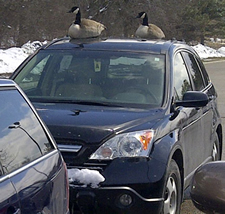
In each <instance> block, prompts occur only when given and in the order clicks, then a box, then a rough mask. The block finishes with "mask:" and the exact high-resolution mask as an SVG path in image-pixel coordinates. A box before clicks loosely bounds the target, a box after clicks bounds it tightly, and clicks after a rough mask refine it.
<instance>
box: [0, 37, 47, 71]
mask: <svg viewBox="0 0 225 214" xmlns="http://www.w3.org/2000/svg"><path fill="white" fill-rule="evenodd" d="M43 44H44V43H41V42H39V41H34V42H30V41H29V42H27V43H26V44H24V45H23V46H22V47H21V48H18V47H12V48H9V49H6V50H3V49H0V73H12V72H13V71H14V70H15V69H16V68H17V67H18V66H19V65H20V64H21V63H22V62H23V61H24V60H25V59H26V58H27V57H28V56H29V55H30V54H32V53H34V51H35V50H36V49H37V48H39V47H41V46H42V45H43Z"/></svg>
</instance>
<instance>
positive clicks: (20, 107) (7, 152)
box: [0, 80, 69, 214]
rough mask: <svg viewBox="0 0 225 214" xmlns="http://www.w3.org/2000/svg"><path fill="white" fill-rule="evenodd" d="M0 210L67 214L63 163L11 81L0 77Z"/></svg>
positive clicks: (22, 213)
mask: <svg viewBox="0 0 225 214" xmlns="http://www.w3.org/2000/svg"><path fill="white" fill-rule="evenodd" d="M0 100H1V101H0V213H1V214H41V213H43V214H53V213H54V214H69V206H68V203H69V197H68V195H69V188H68V178H67V169H66V164H65V163H64V161H63V158H62V156H61V154H60V152H59V150H58V149H57V147H56V144H55V142H54V139H53V137H52V136H51V134H50V132H49V131H48V129H47V127H46V126H45V125H44V123H43V122H42V120H41V119H40V117H39V116H38V115H37V113H36V111H35V109H34V107H33V106H32V105H31V103H30V102H29V100H28V99H27V97H26V96H25V94H24V93H23V92H22V91H21V89H20V88H19V87H18V86H17V85H16V84H15V83H14V82H13V81H12V80H0Z"/></svg>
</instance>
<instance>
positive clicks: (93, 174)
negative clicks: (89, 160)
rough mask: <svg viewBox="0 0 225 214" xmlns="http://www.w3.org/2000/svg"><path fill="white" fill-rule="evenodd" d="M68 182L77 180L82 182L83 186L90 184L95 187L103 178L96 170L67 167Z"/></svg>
mask: <svg viewBox="0 0 225 214" xmlns="http://www.w3.org/2000/svg"><path fill="white" fill-rule="evenodd" d="M68 177H69V182H70V183H72V182H74V181H75V182H78V183H80V184H83V187H86V186H88V185H90V186H91V187H92V188H97V187H98V185H99V183H100V182H103V181H104V180H105V178H104V177H103V176H102V175H101V174H100V173H99V172H98V171H97V170H90V169H81V170H80V169H68Z"/></svg>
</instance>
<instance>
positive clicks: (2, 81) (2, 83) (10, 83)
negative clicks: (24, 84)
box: [0, 79, 15, 86]
mask: <svg viewBox="0 0 225 214" xmlns="http://www.w3.org/2000/svg"><path fill="white" fill-rule="evenodd" d="M0 86H15V82H14V81H13V80H11V79H0Z"/></svg>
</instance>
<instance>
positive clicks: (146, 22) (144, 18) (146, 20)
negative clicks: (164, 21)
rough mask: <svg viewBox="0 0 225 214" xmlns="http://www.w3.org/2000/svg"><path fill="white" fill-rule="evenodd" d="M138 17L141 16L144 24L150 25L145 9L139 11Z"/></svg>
mask: <svg viewBox="0 0 225 214" xmlns="http://www.w3.org/2000/svg"><path fill="white" fill-rule="evenodd" d="M136 18H141V19H142V20H143V21H142V25H144V26H148V15H147V13H145V12H144V11H143V12H140V13H138V15H137V17H136Z"/></svg>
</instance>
